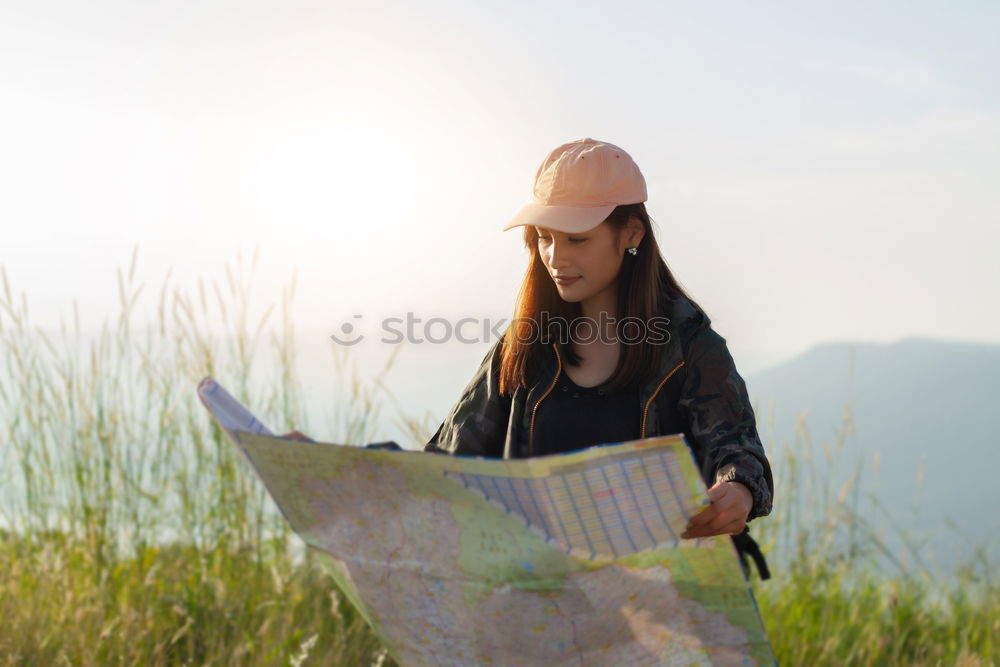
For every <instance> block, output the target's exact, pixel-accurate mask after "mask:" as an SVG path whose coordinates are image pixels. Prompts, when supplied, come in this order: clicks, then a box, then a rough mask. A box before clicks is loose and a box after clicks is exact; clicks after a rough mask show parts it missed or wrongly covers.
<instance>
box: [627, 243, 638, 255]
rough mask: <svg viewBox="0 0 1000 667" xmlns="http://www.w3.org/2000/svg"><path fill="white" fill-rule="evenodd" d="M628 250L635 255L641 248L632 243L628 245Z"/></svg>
mask: <svg viewBox="0 0 1000 667" xmlns="http://www.w3.org/2000/svg"><path fill="white" fill-rule="evenodd" d="M628 252H629V254H631V255H632V256H633V257H635V255H636V253H638V252H639V250H638V249H637V248H636V247H635V246H634V245H630V246H629V247H628Z"/></svg>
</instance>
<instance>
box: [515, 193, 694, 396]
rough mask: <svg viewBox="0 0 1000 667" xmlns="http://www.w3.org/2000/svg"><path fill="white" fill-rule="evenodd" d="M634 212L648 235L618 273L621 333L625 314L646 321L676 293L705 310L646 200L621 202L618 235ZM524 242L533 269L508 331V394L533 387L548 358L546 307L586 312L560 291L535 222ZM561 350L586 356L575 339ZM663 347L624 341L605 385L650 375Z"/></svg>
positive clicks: (553, 313)
mask: <svg viewBox="0 0 1000 667" xmlns="http://www.w3.org/2000/svg"><path fill="white" fill-rule="evenodd" d="M631 218H635V219H637V220H639V221H640V222H641V223H642V226H643V229H644V230H645V235H644V236H643V238H642V241H641V242H640V243H639V252H638V253H637V254H636V255H635V256H633V255H631V254H629V253H626V254H625V258H624V261H623V262H622V268H621V273H619V275H618V313H617V320H616V326H617V329H618V335H619V336H621V335H622V331H621V326H622V324H623V320H624V319H625V318H639V319H641V320H642V321H643V322H649V321H651V319H652V318H653V317H655V316H657V315H658V314H660V313H661V312H662V308H663V307H664V305H665V301H666V300H667V299H670V298H674V297H676V296H682V297H684V298H686V299H688V300H689V301H690V302H691V303H692V305H694V307H695V308H697V309H698V310H701V308H700V306H698V304H697V303H696V302H695V300H694V299H692V298H691V297H690V296H689V295H688V293H687V292H686V291H685V290H684V288H682V287H681V286H680V284H679V283H678V282H677V280H676V279H675V278H674V275H673V274H672V273H671V272H670V268H669V267H667V263H666V261H664V259H663V256H662V255H661V254H660V247H659V245H658V244H657V243H656V237H655V236H654V235H653V227H652V221H651V220H650V218H649V214H648V213H647V212H646V205H645V204H644V203H642V202H639V203H638V204H625V205H622V206H618V207H617V208H615V210H614V211H612V212H611V215H609V216H608V217H607V218H606V219H605V222H607V223H610V224H611V225H613V226H614V229H615V234H616V238H618V236H617V235H620V234H621V233H622V231H623V230H624V228H625V225H626V224H627V223H628V221H629V219H631ZM524 245H525V247H527V249H528V253H529V254H530V259H529V260H528V269H527V271H525V274H524V281H523V282H522V283H521V289H520V290H519V291H518V295H517V302H516V303H515V305H514V319H513V320H512V322H511V325H510V327H509V328H508V330H507V333H506V335H505V336H504V341H503V346H502V349H501V352H500V356H501V361H500V393H501V394H504V395H509V394H513V393H514V390H515V389H516V388H517V387H525V388H527V387H529V386H530V384H531V382H532V381H533V376H534V373H535V372H537V369H538V368H539V366H540V363H541V362H542V360H543V359H544V358H545V355H546V352H547V351H546V349H545V348H546V347H548V346H549V343H547V342H545V340H544V338H543V336H541V335H539V334H540V333H541V329H542V324H543V323H542V313H543V312H546V313H548V318H551V319H557V318H561V319H562V321H565V322H574V321H575V320H576V319H577V318H579V317H581V316H582V307H581V305H580V303H579V302H567V301H564V300H563V299H562V297H560V296H559V292H558V290H556V286H555V284H554V283H553V281H552V278H551V276H549V273H548V271H547V270H546V269H545V265H544V264H543V263H542V259H541V257H540V256H539V254H538V232H537V230H536V229H535V227H533V226H531V225H525V227H524ZM559 351H560V354H561V355H562V357H563V359H564V360H565V361H566V363H569V364H571V365H574V366H575V365H577V364H578V363H579V362H580V357H579V355H577V354H576V352H574V351H573V346H572V343H570V342H567V341H565V340H560V341H559ZM662 351H663V346H662V345H653V344H645V343H643V344H638V345H622V354H621V355H620V356H619V359H618V366H617V368H616V369H615V371H614V373H612V375H611V377H610V378H609V379H608V381H607V382H606V383H605V386H607V388H608V389H616V388H620V387H626V386H632V385H636V384H639V383H641V382H644V381H645V380H647V379H649V377H651V376H652V375H653V374H655V373H656V372H657V371H659V368H660V355H661V353H662Z"/></svg>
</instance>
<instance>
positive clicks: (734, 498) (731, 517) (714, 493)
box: [681, 482, 753, 539]
mask: <svg viewBox="0 0 1000 667" xmlns="http://www.w3.org/2000/svg"><path fill="white" fill-rule="evenodd" d="M708 497H709V499H710V500H711V501H712V504H711V505H709V506H708V507H706V508H705V509H703V510H702V511H701V512H699V513H698V514H696V515H695V516H693V517H691V520H690V521H688V525H687V528H686V529H685V531H684V532H683V533H681V537H682V538H684V539H689V538H692V537H710V536H712V535H738V534H740V533H742V532H743V529H744V528H746V525H747V516H749V514H750V510H751V509H753V496H752V495H751V494H750V489H748V488H747V487H745V486H743V485H742V484H740V483H739V482H719V483H718V484H716V485H715V486H713V487H712V488H711V489H709V490H708Z"/></svg>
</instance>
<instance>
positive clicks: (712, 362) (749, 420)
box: [679, 325, 774, 521]
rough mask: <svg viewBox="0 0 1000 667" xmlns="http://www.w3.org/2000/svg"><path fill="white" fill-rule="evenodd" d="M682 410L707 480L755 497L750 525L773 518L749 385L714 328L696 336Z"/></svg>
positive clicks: (771, 486)
mask: <svg viewBox="0 0 1000 667" xmlns="http://www.w3.org/2000/svg"><path fill="white" fill-rule="evenodd" d="M686 356H687V361H686V362H685V368H686V371H687V373H686V376H685V380H684V386H683V388H682V390H681V399H680V403H679V408H680V412H681V414H682V415H683V416H684V418H685V419H686V420H687V423H688V425H689V433H690V434H691V435H692V437H693V438H694V443H692V446H693V447H694V448H695V449H696V451H697V452H698V453H699V454H700V456H699V457H698V458H699V460H700V463H701V465H702V473H703V477H704V478H705V479H706V480H712V479H714V480H715V482H716V483H718V482H740V483H741V484H743V485H744V486H746V487H747V488H748V489H749V490H750V493H751V495H753V507H752V508H751V510H750V514H749V516H748V517H747V521H750V520H751V519H754V518H756V517H759V516H766V515H768V514H770V513H771V499H772V494H773V490H774V479H773V477H772V475H771V465H770V463H769V462H768V460H767V456H766V455H765V454H764V446H763V445H762V444H761V441H760V436H759V435H758V434H757V424H756V420H755V418H754V412H753V408H752V407H751V405H750V399H749V397H748V395H747V390H746V384H745V383H744V382H743V378H742V377H740V374H739V373H738V372H737V371H736V365H735V363H734V362H733V358H732V355H731V354H730V353H729V348H728V347H727V346H726V339H725V338H723V337H722V336H720V335H719V334H718V333H717V332H716V331H715V330H713V329H712V328H711V326H707V325H706V326H703V327H701V328H699V330H698V331H697V333H695V334H694V336H693V338H692V340H691V342H690V346H689V348H688V350H687V355H686Z"/></svg>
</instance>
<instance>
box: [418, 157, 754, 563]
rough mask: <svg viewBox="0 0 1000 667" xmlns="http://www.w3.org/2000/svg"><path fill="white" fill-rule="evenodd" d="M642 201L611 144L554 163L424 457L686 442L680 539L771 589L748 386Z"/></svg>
mask: <svg viewBox="0 0 1000 667" xmlns="http://www.w3.org/2000/svg"><path fill="white" fill-rule="evenodd" d="M646 198H647V197H646V183H645V179H644V178H643V176H642V174H641V172H640V171H639V168H638V167H637V166H636V164H635V162H633V160H632V158H631V157H630V156H629V155H628V154H627V153H626V152H625V151H624V150H622V149H621V148H619V147H618V146H615V145H613V144H609V143H606V142H601V141H596V140H594V139H589V138H588V139H581V140H578V141H573V142H570V143H567V144H563V145H562V146H559V147H558V148H556V149H555V150H553V151H552V152H551V153H549V155H548V156H547V157H546V158H545V160H544V161H543V162H542V164H541V166H540V167H539V168H538V171H537V173H536V175H535V181H534V202H532V203H530V204H528V205H527V206H525V207H524V208H523V209H522V210H521V211H520V212H519V213H518V214H517V216H515V218H514V219H513V220H512V221H511V222H510V223H509V224H508V225H506V226H505V227H504V229H505V230H507V229H511V228H514V227H519V226H520V227H523V228H524V232H523V234H524V243H525V246H526V247H527V249H528V252H529V254H530V259H529V263H528V270H527V273H526V275H525V278H524V282H523V283H522V285H521V289H520V292H519V295H518V299H517V303H516V306H515V318H514V320H513V322H512V324H511V326H510V327H508V329H507V330H506V331H505V332H504V335H503V336H502V337H501V338H500V340H498V341H497V342H496V343H495V344H494V345H493V346H492V348H491V349H490V351H489V353H488V354H487V355H486V357H485V358H484V359H483V362H482V365H481V366H480V368H479V370H478V372H477V373H476V375H475V376H474V377H473V378H472V380H471V382H470V383H469V384H468V386H467V387H466V388H465V390H464V392H463V395H462V396H461V398H460V399H459V400H458V402H457V403H456V404H455V406H454V408H452V410H451V412H450V413H449V414H448V415H447V417H446V418H445V419H444V421H443V423H442V424H441V426H440V427H439V428H438V430H437V432H436V433H435V434H434V436H433V437H432V438H431V439H430V441H429V442H428V443H427V445H426V446H425V450H426V451H437V452H447V453H451V454H461V455H471V456H487V457H495V458H501V457H503V458H521V457H529V456H540V455H544V454H556V453H563V452H567V451H572V450H576V449H581V448H584V447H589V446H592V445H598V444H603V443H610V442H622V441H627V440H636V439H640V438H649V437H653V436H658V435H668V434H675V433H683V434H684V435H685V437H686V439H687V442H688V445H689V446H690V447H691V449H692V451H693V453H694V456H695V459H696V461H697V462H698V465H699V467H700V470H701V473H702V476H703V478H704V480H705V483H706V485H707V486H708V487H709V488H708V496H709V498H710V499H711V501H712V502H711V505H710V506H709V507H707V508H706V509H704V510H703V511H702V512H701V513H699V514H698V515H696V516H694V517H693V518H692V519H691V520H690V522H689V524H688V527H687V530H686V532H685V533H683V534H682V537H684V538H694V537H707V536H711V535H734V536H738V537H735V538H734V541H735V542H736V546H737V549H738V550H739V551H740V555H741V559H742V560H743V562H744V567H745V566H746V559H745V556H744V554H747V553H748V554H750V555H751V556H753V557H754V560H755V561H756V563H757V566H758V570H759V571H760V574H761V576H762V577H763V578H767V576H769V574H768V572H767V567H766V564H765V563H764V560H763V558H762V557H761V555H760V551H759V549H758V548H757V545H756V543H754V542H753V540H752V539H750V537H749V535H747V534H746V524H747V522H749V521H750V520H752V519H754V518H756V517H759V516H764V515H767V514H769V513H770V511H771V497H772V492H773V488H774V482H773V479H772V476H771V469H770V465H769V463H768V460H767V457H766V456H765V454H764V448H763V446H762V445H761V442H760V438H759V436H758V434H757V428H756V422H755V418H754V413H753V409H752V408H751V406H750V401H749V398H748V396H747V392H746V387H745V384H744V382H743V379H742V378H741V377H740V375H739V373H737V371H736V367H735V365H734V363H733V359H732V357H731V356H730V354H729V351H728V349H727V347H726V342H725V339H724V338H722V337H721V336H720V335H719V334H717V333H716V332H715V331H714V330H713V329H712V328H711V326H710V324H711V322H710V320H709V318H708V316H707V315H706V314H705V313H704V311H703V310H702V309H701V308H700V307H699V306H698V304H697V303H695V301H694V300H693V299H692V298H691V297H689V296H688V295H687V294H686V293H685V291H684V290H683V289H682V288H681V286H680V285H678V283H677V281H676V280H675V279H674V277H673V275H672V274H671V272H670V269H668V268H667V265H666V263H665V262H664V260H663V258H662V256H661V255H660V249H659V247H658V246H657V243H656V239H655V237H654V235H653V230H652V227H651V225H650V220H649V216H648V214H647V212H646V208H645V204H644V203H643V202H645V201H646Z"/></svg>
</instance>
